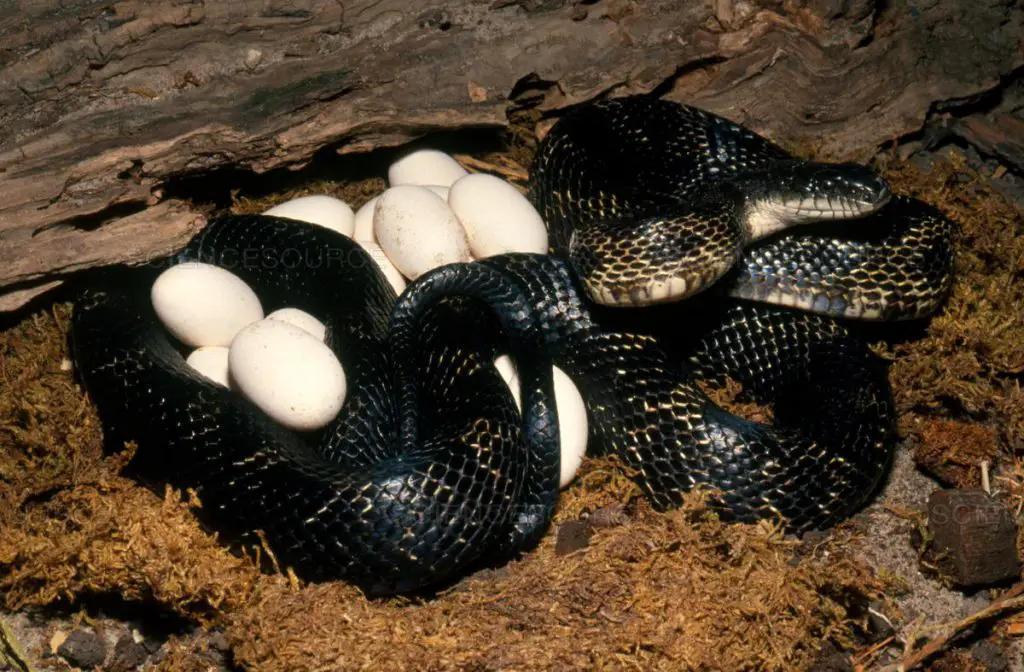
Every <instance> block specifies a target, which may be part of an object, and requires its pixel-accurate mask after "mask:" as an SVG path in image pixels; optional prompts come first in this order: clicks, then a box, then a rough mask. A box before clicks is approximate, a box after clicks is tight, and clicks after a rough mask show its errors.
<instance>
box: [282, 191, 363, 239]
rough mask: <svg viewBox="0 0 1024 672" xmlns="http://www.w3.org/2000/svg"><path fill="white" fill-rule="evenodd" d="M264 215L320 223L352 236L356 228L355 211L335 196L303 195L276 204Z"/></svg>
mask: <svg viewBox="0 0 1024 672" xmlns="http://www.w3.org/2000/svg"><path fill="white" fill-rule="evenodd" d="M263 214H264V215H273V216H274V217H287V218H288V219H297V220H299V221H301V222H309V223H310V224H319V225H320V226H323V227H326V228H328V229H334V230H335V231H337V232H338V233H341V234H343V235H346V236H348V237H349V238H351V237H352V232H353V230H354V228H355V220H356V216H355V213H353V212H352V208H350V207H349V206H348V203H346V202H345V201H342V200H340V199H337V198H334V197H333V196H302V197H300V198H293V199H292V200H290V201H285V202H284V203H281V204H280V205H275V206H274V207H272V208H271V209H270V210H267V211H266V212H264V213H263Z"/></svg>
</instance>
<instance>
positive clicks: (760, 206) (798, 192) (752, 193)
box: [719, 159, 892, 241]
mask: <svg viewBox="0 0 1024 672" xmlns="http://www.w3.org/2000/svg"><path fill="white" fill-rule="evenodd" d="M719 190H720V191H721V192H723V194H726V195H725V196H724V197H725V198H727V199H735V201H734V202H736V203H737V204H739V205H738V207H739V210H740V212H739V218H740V221H741V222H742V223H743V226H744V228H745V232H746V236H747V239H748V240H749V241H755V240H759V239H761V238H765V237H767V236H770V235H772V234H775V233H777V232H779V231H782V230H785V229H788V228H791V227H793V226H798V225H802V224H808V223H812V222H820V221H828V220H836V219H856V218H859V217H864V216H867V215H870V214H872V213H875V212H877V211H878V210H880V209H881V208H882V207H883V206H884V205H885V204H886V203H888V202H889V199H890V198H891V196H892V193H891V192H890V190H889V185H888V184H887V183H886V182H885V180H883V179H882V178H881V177H880V176H879V175H878V174H877V173H875V172H874V171H872V170H871V169H869V168H866V167H864V166H860V165H856V164H833V163H818V162H813V161H802V160H798V159H793V160H788V161H777V162H775V163H773V164H772V165H771V166H770V167H768V168H765V169H764V170H759V171H757V172H750V173H741V174H738V175H735V176H733V177H730V178H729V179H727V180H724V181H723V182H722V183H721V185H720V186H719Z"/></svg>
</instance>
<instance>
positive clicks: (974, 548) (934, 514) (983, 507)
mask: <svg viewBox="0 0 1024 672" xmlns="http://www.w3.org/2000/svg"><path fill="white" fill-rule="evenodd" d="M928 532H929V533H930V534H931V535H932V543H933V545H934V551H935V553H936V554H937V555H939V556H940V557H941V558H942V560H941V561H940V564H941V565H942V566H943V567H944V568H945V569H946V570H947V571H948V572H949V574H950V575H951V576H952V578H953V579H954V580H955V581H956V582H957V584H958V585H959V586H961V587H964V588H978V587H981V586H987V585H990V584H993V583H998V582H1001V581H1007V580H1010V579H1017V578H1019V577H1020V562H1019V560H1018V559H1017V524H1016V523H1015V522H1014V520H1013V513H1011V512H1010V511H1009V510H1007V508H1006V507H1005V506H1003V505H1002V504H1001V503H1000V502H998V501H997V500H995V499H993V498H992V497H991V496H990V495H989V494H988V493H986V492H985V491H984V490H973V489H971V490H968V489H964V490H936V491H935V492H933V493H932V494H931V496H930V497H929V498H928Z"/></svg>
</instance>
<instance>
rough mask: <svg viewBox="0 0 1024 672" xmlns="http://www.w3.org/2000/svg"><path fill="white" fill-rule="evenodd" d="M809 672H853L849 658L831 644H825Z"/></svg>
mask: <svg viewBox="0 0 1024 672" xmlns="http://www.w3.org/2000/svg"><path fill="white" fill-rule="evenodd" d="M808 669H809V672H854V667H853V663H851V662H850V657H849V656H848V655H846V654H844V653H841V652H840V651H839V650H837V649H836V647H835V645H834V644H832V642H825V644H824V645H822V647H821V651H820V652H819V653H818V658H817V659H816V660H815V661H814V663H812V664H811V667H810V668H808Z"/></svg>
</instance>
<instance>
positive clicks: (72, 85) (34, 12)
mask: <svg viewBox="0 0 1024 672" xmlns="http://www.w3.org/2000/svg"><path fill="white" fill-rule="evenodd" d="M925 4H927V3H916V4H915V5H914V6H910V5H904V3H902V2H899V1H896V2H886V3H880V2H873V1H872V0H846V1H843V2H840V1H839V0H802V1H800V0H787V1H786V2H762V3H760V4H758V5H755V4H752V3H750V2H744V1H742V0H735V1H734V2H729V3H689V2H678V0H600V1H598V2H595V3H583V4H577V3H575V2H571V1H570V2H567V1H565V0H543V1H540V0H519V1H513V2H505V1H501V2H491V1H489V0H485V1H481V0H448V1H447V2H438V1H437V0H419V1H406V0H356V1H353V2H339V1H336V0H108V1H107V2H102V3H101V2H89V1H83V2H76V3H59V2H55V1H54V0H28V1H26V2H21V3H11V4H8V5H5V6H3V8H0V310H9V309H12V308H16V307H18V306H19V305H21V304H23V303H24V301H25V300H26V298H28V297H30V296H31V295H33V294H34V293H35V292H37V291H39V289H38V288H39V287H42V286H52V285H53V284H54V283H55V282H57V281H59V279H60V277H61V275H63V274H67V273H69V272H71V271H75V270H78V269H82V268H86V267H89V266H94V265H98V264H105V263H110V262H115V261H127V262H138V261H140V260H144V259H146V258H147V257H150V256H153V255H157V254H160V253H165V252H167V251H170V250H172V249H175V248H176V247H179V246H180V245H181V243H182V242H184V240H186V239H187V238H188V236H189V235H191V233H192V232H193V231H194V230H195V229H196V227H197V226H199V225H200V224H201V218H200V217H198V216H197V215H196V214H195V213H194V212H192V211H190V210H189V208H188V206H187V205H186V204H185V203H183V202H179V201H177V200H176V199H175V198H174V197H177V196H184V195H182V194H168V193H167V188H168V184H169V181H172V180H174V179H175V178H179V177H182V176H188V175H195V174H201V173H203V172H204V171H210V170H214V169H217V168H225V167H230V166H234V167H237V168H240V169H245V170H250V171H254V172H256V173H262V172H265V171H268V170H271V169H274V168H280V167H298V166H301V165H303V164H304V163H305V162H308V161H309V160H310V159H311V158H312V157H313V155H314V154H315V153H316V152H318V151H320V150H322V149H323V148H325V147H326V148H328V149H329V150H333V151H337V152H342V153H344V152H355V151H362V150H368V149H373V148H377V147H382V146H389V145H396V144H401V143H403V142H405V141H408V140H410V139H414V138H416V137H419V136H422V135H423V134H425V133H427V132H429V131H433V130H442V129H460V128H467V127H494V128H500V127H502V126H503V125H504V124H506V120H507V117H506V114H507V110H508V108H509V105H510V101H509V98H510V96H512V95H513V94H515V97H516V100H515V101H512V104H519V105H522V104H527V103H528V104H537V105H538V106H539V108H540V109H541V110H542V111H543V112H544V113H545V114H547V115H549V116H550V115H554V114H557V112H558V111H559V110H561V109H564V108H565V107H566V106H568V105H571V104H574V103H578V102H582V101H585V100H587V99H590V98H593V97H595V96H599V95H603V94H613V95H617V94H621V93H629V92H639V91H649V90H655V91H657V92H658V93H662V94H665V95H667V96H668V97H670V98H673V99H678V100H686V101H688V102H693V103H696V104H699V105H701V106H703V107H706V108H708V109H711V110H713V111H716V112H719V113H722V114H725V115H726V116H729V117H730V118H733V119H735V120H737V121H740V122H742V123H746V124H748V125H750V126H751V127H753V128H755V129H756V130H759V131H762V132H765V133H766V134H768V135H770V136H772V137H774V138H776V139H778V140H781V141H785V142H801V141H802V142H807V141H810V142H813V143H814V145H816V146H818V147H819V148H820V149H821V150H823V151H824V152H826V153H831V154H836V155H838V154H850V153H851V152H854V151H856V150H864V149H867V150H869V151H870V150H872V149H874V148H876V147H877V146H878V145H879V144H881V143H884V142H886V141H888V140H890V139H893V138H896V137H899V136H903V135H905V134H908V133H913V132H915V131H917V130H919V129H920V128H921V126H922V124H923V123H924V121H925V119H926V116H927V115H928V113H929V110H930V109H932V108H933V106H934V104H935V103H936V101H952V103H953V107H954V108H955V103H957V102H958V101H966V102H969V101H971V100H973V99H974V97H977V96H980V95H982V94H984V93H985V92H987V91H991V90H993V89H995V88H996V87H999V86H1000V84H1001V78H1003V79H1004V80H1005V78H1007V77H1008V76H1009V74H1010V73H1012V72H1014V71H1015V70H1016V69H1018V68H1019V67H1020V65H1021V64H1022V62H1024V57H1022V53H1021V50H1020V48H1019V43H1018V40H1019V34H1018V31H1019V26H1020V23H1021V8H1020V7H1019V6H1018V5H1017V4H1016V3H1011V2H1003V3H999V2H994V3H984V4H978V3H974V2H973V0H948V1H947V0H944V1H943V2H941V3H931V6H929V7H925V6H924V5H925ZM879 7H884V9H879ZM919 7H920V8H919ZM716 8H717V10H718V12H719V15H716V11H715V10H716ZM981 36H984V39H979V38H980V37H981ZM1014 142H1015V141H1014ZM1000 146H1005V143H1003V144H1001V145H1000Z"/></svg>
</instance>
